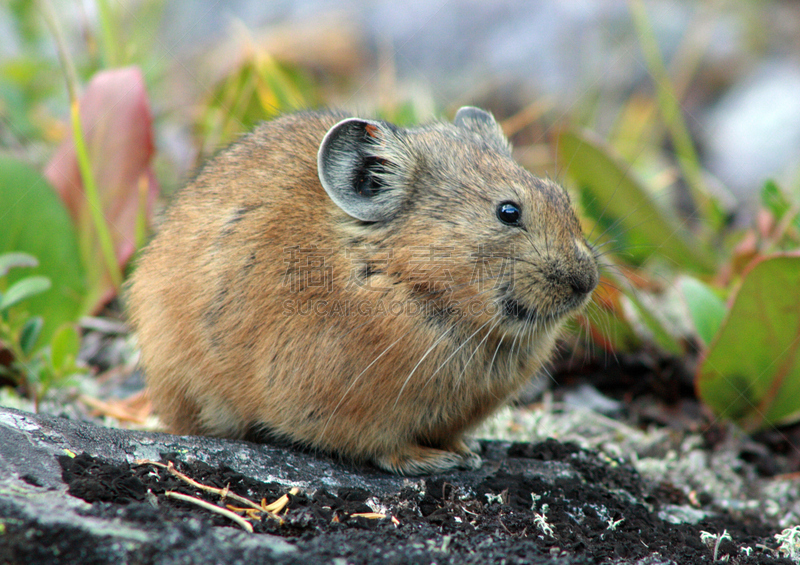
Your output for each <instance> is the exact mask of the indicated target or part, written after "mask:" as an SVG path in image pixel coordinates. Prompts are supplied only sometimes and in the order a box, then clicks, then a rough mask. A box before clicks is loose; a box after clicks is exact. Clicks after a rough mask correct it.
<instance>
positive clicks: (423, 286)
mask: <svg viewBox="0 0 800 565" xmlns="http://www.w3.org/2000/svg"><path fill="white" fill-rule="evenodd" d="M346 117H347V116H344V115H339V114H334V113H316V112H307V113H300V114H294V115H288V116H284V117H282V118H279V119H277V120H275V121H272V122H269V123H265V124H263V125H261V126H260V127H259V128H258V129H256V130H255V131H254V132H253V133H251V134H249V135H247V136H245V137H244V138H242V139H241V140H240V141H239V142H237V143H235V144H234V145H232V146H231V147H229V148H228V149H226V150H224V151H222V152H221V153H220V154H218V155H217V156H216V157H214V158H213V159H211V160H210V161H209V162H208V163H207V164H206V165H205V167H204V168H203V170H202V171H201V172H200V174H199V175H198V176H197V178H196V179H195V180H194V181H192V182H191V183H190V184H189V185H188V186H187V187H185V188H184V189H183V190H182V191H181V192H180V193H179V194H178V196H177V198H176V201H175V203H174V205H173V206H172V207H171V208H170V209H169V210H168V212H167V214H166V217H165V220H164V222H163V224H162V226H161V229H160V232H159V233H158V235H157V236H156V237H155V238H154V239H153V241H152V242H151V243H150V245H149V246H148V248H147V249H146V250H145V252H144V253H143V255H142V257H141V259H140V260H139V263H138V268H137V270H136V272H135V274H134V275H133V278H132V283H131V286H130V294H129V307H130V317H131V320H132V322H133V324H134V326H135V328H136V330H137V332H138V339H139V344H140V346H141V351H142V364H143V366H144V369H145V372H146V376H147V383H148V386H149V388H150V391H151V395H152V398H153V401H154V404H155V408H156V410H157V412H158V413H159V415H160V416H161V418H162V419H163V421H164V422H165V424H166V425H167V426H168V427H169V429H170V430H171V431H173V432H175V433H180V434H211V435H217V436H227V437H242V436H243V435H244V434H245V432H246V431H247V430H248V429H251V428H253V427H256V428H258V427H261V428H263V429H265V430H267V431H269V432H270V433H271V434H273V435H277V436H280V437H284V438H286V439H289V440H291V441H293V442H297V443H301V444H304V445H307V446H310V447H312V448H317V449H322V450H325V451H329V452H332V453H336V454H340V455H343V456H345V457H347V458H350V459H354V460H371V461H373V462H375V463H376V464H377V465H379V466H381V467H382V468H384V469H387V470H390V471H394V472H398V473H404V474H415V473H426V472H434V471H442V470H446V469H450V468H454V467H459V466H460V467H474V466H476V465H478V464H479V462H480V459H479V458H478V457H477V456H476V455H474V454H473V453H472V452H471V451H470V450H469V449H468V448H467V447H466V445H465V444H464V442H463V441H462V437H463V434H464V433H465V431H468V430H469V429H470V428H472V427H474V426H475V425H476V424H477V423H479V422H480V421H481V420H482V419H484V418H485V417H486V416H488V415H489V414H491V413H492V411H494V410H495V409H496V408H497V407H499V406H500V405H502V404H503V403H504V402H505V401H506V400H507V399H508V398H509V397H510V396H511V395H512V394H513V393H514V392H515V391H517V390H518V389H519V388H520V387H521V386H522V385H523V384H524V383H525V382H526V381H527V380H528V379H529V378H530V377H531V376H532V375H533V374H534V373H535V372H536V371H537V370H538V369H539V368H540V367H541V366H542V364H543V363H545V362H546V361H547V360H548V358H549V356H550V354H551V351H552V349H553V346H554V342H555V339H556V336H557V333H558V329H559V327H560V325H561V323H562V321H563V319H564V317H565V316H566V315H568V314H569V313H571V312H574V311H575V310H576V309H577V308H580V307H581V306H582V305H583V304H585V302H586V301H587V300H588V295H589V292H591V289H592V288H594V286H595V284H596V282H597V267H596V263H595V259H594V257H593V254H592V252H591V251H590V250H589V248H588V247H587V245H586V243H585V242H584V239H583V236H582V234H581V230H580V226H579V223H578V221H577V219H576V218H575V216H574V213H573V212H572V209H571V206H570V204H569V200H568V197H567V195H566V193H565V192H564V191H563V190H562V189H561V188H559V187H558V186H557V185H555V184H553V183H551V182H548V181H544V180H541V179H538V178H536V177H533V176H532V175H530V174H529V173H528V172H526V171H525V170H523V169H522V168H520V167H519V166H518V165H517V164H516V163H515V162H514V161H513V160H512V159H511V157H510V151H509V149H508V145H507V142H506V141H505V139H504V138H502V135H501V134H500V133H499V128H496V127H495V129H494V130H492V128H491V127H489V126H491V124H493V121H492V122H491V123H489V124H488V125H487V124H486V123H478V122H470V121H466V122H465V124H463V125H462V127H458V126H456V125H454V124H446V123H436V124H432V125H429V126H425V127H422V128H418V129H413V130H399V129H393V128H389V127H387V129H381V130H380V133H379V136H378V142H380V144H379V146H376V147H375V148H374V150H375V152H376V154H379V155H380V158H381V163H388V164H386V165H385V166H386V171H384V174H385V177H386V179H385V181H386V186H387V187H389V188H391V189H393V190H395V191H396V192H394V193H392V194H397V195H401V196H402V198H403V200H402V206H401V207H400V208H399V212H397V214H396V215H395V216H394V217H393V218H391V219H389V220H387V221H378V222H374V223H366V222H362V221H360V220H357V219H355V218H353V217H351V216H350V215H348V214H347V213H345V212H344V211H343V210H342V209H340V208H339V207H338V206H337V205H336V204H334V202H333V201H332V200H331V198H329V197H328V195H327V194H326V192H325V190H324V189H323V187H322V185H321V183H320V179H319V177H318V170H317V153H318V150H319V148H320V142H321V140H322V139H323V137H324V136H325V134H326V132H327V131H328V130H329V129H331V128H332V127H333V126H334V125H335V124H336V123H337V122H339V121H340V120H341V119H343V118H346ZM468 126H472V127H468ZM369 127H370V126H368V128H367V130H366V131H367V133H368V134H370V135H373V134H372V132H373V130H372V129H369ZM487 127H488V128H489V129H486V128H487ZM387 171H388V172H387ZM398 198H399V196H398ZM504 201H515V202H517V203H519V204H520V205H521V209H522V217H523V222H524V226H525V227H524V229H523V228H519V227H513V226H508V225H504V224H503V223H502V222H501V221H500V220H499V219H498V216H497V213H496V208H497V206H498V204H499V203H501V202H504ZM398 202H400V201H398ZM431 252H432V253H433V255H434V260H433V261H431V260H430V255H429V254H430V253H431ZM503 266H505V267H506V269H505V270H502V268H503ZM482 278H483V279H487V280H483V281H481V280H476V279H482ZM576 280H577V281H578V283H579V286H580V285H582V286H583V287H584V290H588V292H585V293H583V292H576V291H575V290H574V289H573V287H574V286H575V284H574V281H576ZM317 283H319V284H317ZM509 297H510V298H513V299H514V300H516V301H517V303H518V304H519V305H521V306H524V307H526V308H528V309H529V311H531V312H532V311H534V310H535V311H536V312H537V315H536V316H533V315H532V316H531V319H530V320H528V321H527V322H523V321H521V320H519V319H516V318H514V317H513V316H511V315H510V314H509V313H508V312H507V311H506V310H504V302H503V300H504V299H506V298H509ZM323 301H324V302H323ZM323 303H324V304H326V306H325V307H322V306H320V304H323ZM337 304H338V305H339V307H338V309H336V305H337ZM314 307H316V308H317V309H316V310H315V309H314ZM390 307H391V308H394V310H391V309H390ZM448 307H450V308H451V309H450V310H448V309H447V308H448ZM470 307H472V309H470ZM348 308H349V310H348ZM453 308H455V309H461V310H460V311H461V312H462V313H463V315H459V314H458V313H454V312H453V311H452V309H453ZM400 309H402V311H399V310H400Z"/></svg>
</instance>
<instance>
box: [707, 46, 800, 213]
mask: <svg viewBox="0 0 800 565" xmlns="http://www.w3.org/2000/svg"><path fill="white" fill-rule="evenodd" d="M702 136H703V139H704V142H705V146H706V148H707V151H708V159H707V161H708V167H709V169H710V170H711V172H712V173H714V174H716V175H717V176H718V177H719V178H720V179H721V180H722V181H723V182H724V183H725V184H726V185H727V186H728V187H729V188H730V189H731V191H733V192H734V193H735V194H736V195H737V196H738V197H739V198H740V199H741V200H742V201H744V202H749V203H750V204H752V203H753V200H754V199H755V198H756V197H757V195H758V189H760V187H761V186H762V185H763V184H764V181H765V180H767V179H769V178H775V179H777V180H779V181H782V182H783V183H788V182H790V181H791V180H792V179H793V177H794V176H796V174H797V167H798V164H800V66H798V65H797V64H794V63H792V62H790V61H771V62H768V63H765V64H763V65H762V66H760V67H758V68H757V69H756V70H755V71H754V72H753V73H752V74H751V75H750V76H748V77H747V79H746V80H744V81H743V82H741V83H739V84H736V85H735V86H733V88H731V90H729V91H728V92H727V93H726V94H725V95H724V96H723V97H722V99H721V100H720V101H719V103H718V104H716V105H715V106H714V108H713V109H712V110H711V111H710V112H709V115H708V119H707V120H706V122H705V126H704V128H703V130H702Z"/></svg>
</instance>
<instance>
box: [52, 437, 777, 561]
mask: <svg viewBox="0 0 800 565" xmlns="http://www.w3.org/2000/svg"><path fill="white" fill-rule="evenodd" d="M497 445H499V444H496V443H493V442H489V443H486V444H484V448H489V449H492V448H496V446H497ZM493 446H494V447H493ZM502 450H503V451H504V453H499V454H494V456H496V457H500V458H507V459H508V461H509V462H513V461H514V460H515V459H517V460H519V459H535V460H540V461H559V462H563V463H564V464H565V472H564V473H562V474H558V475H557V477H556V478H555V479H554V480H553V479H547V478H543V477H539V476H536V475H535V474H532V473H529V472H528V473H520V472H514V471H513V469H514V465H511V464H509V465H506V464H504V465H501V466H499V467H498V471H497V472H496V473H494V474H492V475H490V476H488V477H486V478H485V479H483V480H481V481H480V482H475V483H463V482H462V483H460V484H451V483H450V482H448V480H445V479H443V478H432V479H430V480H428V481H425V482H424V483H423V484H424V488H423V489H421V490H420V489H415V488H411V487H409V488H405V489H404V490H402V491H401V492H399V493H397V494H395V495H391V496H383V497H381V496H376V495H374V494H373V493H371V492H368V491H366V490H364V489H358V488H354V489H340V490H339V491H338V492H335V493H333V492H328V491H326V490H322V489H321V490H317V491H316V492H313V493H299V494H297V495H293V496H291V495H290V502H289V504H288V506H287V508H286V510H284V511H283V512H282V513H281V517H280V520H277V519H275V518H269V517H266V516H265V517H263V518H262V519H261V521H255V522H254V524H253V525H254V530H255V534H254V535H259V534H272V535H275V536H280V537H282V538H285V539H287V541H290V542H291V543H292V544H293V545H295V546H297V547H298V549H299V550H300V554H302V558H301V557H299V555H292V554H287V555H284V556H282V558H281V559H278V560H275V559H270V562H277V563H295V562H297V563H300V562H305V563H324V562H331V561H332V560H333V559H335V558H344V559H345V561H346V562H347V563H350V564H359V563H363V564H373V563H420V564H422V563H426V564H427V563H501V562H503V563H508V564H513V563H547V562H550V561H551V559H553V558H555V557H556V556H558V558H559V561H558V562H559V563H613V562H615V561H617V560H620V559H622V560H624V561H625V562H633V561H635V560H636V559H639V558H646V557H648V556H653V555H660V556H661V557H662V558H665V559H671V560H673V561H674V562H677V563H680V564H687V565H690V564H694V563H712V561H713V548H709V547H707V546H706V545H705V544H704V543H702V542H701V539H700V532H701V531H708V532H712V533H722V532H723V530H727V532H728V533H729V534H731V535H732V537H733V539H734V540H736V542H737V544H738V545H734V543H733V542H730V541H723V542H722V543H721V544H720V545H719V548H718V552H719V553H718V556H717V558H718V559H719V558H723V557H725V556H728V557H727V558H728V559H730V561H729V562H730V563H741V564H761V563H786V564H789V563H791V561H789V560H786V559H779V558H776V557H775V553H774V551H773V550H771V549H768V548H766V547H764V546H763V545H759V544H764V543H769V542H768V541H767V542H765V540H769V539H770V536H771V534H772V533H774V528H770V527H769V526H767V525H765V524H763V523H762V522H761V521H759V519H758V518H757V517H754V516H743V515H739V516H735V517H734V516H730V515H721V514H719V513H716V514H715V515H714V516H715V517H713V518H712V517H709V518H706V519H703V520H701V521H699V522H698V523H696V524H688V523H672V522H670V521H667V520H665V519H662V518H661V517H659V516H660V514H659V511H662V510H665V509H668V508H669V507H670V506H669V505H673V504H687V501H686V500H684V497H683V495H682V494H681V493H680V491H679V490H677V489H675V488H674V487H671V485H666V484H662V485H655V486H649V485H647V484H646V483H645V482H644V481H642V480H641V478H640V477H639V476H638V474H637V473H636V472H635V471H634V470H633V469H632V468H631V467H630V466H629V465H627V464H625V463H624V462H623V461H613V460H608V459H607V458H606V460H603V459H600V458H601V457H603V456H600V455H599V454H597V453H594V452H590V451H586V450H582V449H580V448H578V447H577V446H575V445H572V444H562V443H559V442H557V441H546V442H543V443H539V444H526V443H518V444H511V445H510V446H509V445H508V444H505V445H504V446H503V447H502ZM485 456H486V454H485ZM167 461H171V462H173V463H174V465H175V466H176V468H177V469H178V470H179V471H181V472H183V473H184V474H186V475H188V476H190V477H191V478H192V479H194V480H196V481H198V482H200V483H203V484H206V485H211V486H215V487H218V488H224V487H226V486H228V487H229V488H230V490H231V491H232V492H235V493H237V494H239V495H242V496H245V497H247V498H249V499H251V500H253V501H261V499H262V498H264V499H266V501H267V502H268V503H269V502H272V501H274V500H276V499H278V498H279V497H280V496H282V495H283V494H286V493H287V492H288V490H289V489H288V488H287V487H285V486H281V485H279V484H275V483H273V484H265V483H261V482H258V481H255V480H252V479H250V478H248V477H246V476H244V475H242V474H240V473H237V472H234V471H233V470H231V469H230V468H226V467H223V468H214V467H211V466H209V465H207V464H205V463H202V462H193V463H191V464H189V463H186V462H184V461H182V460H181V459H180V458H178V457H176V456H174V455H166V456H164V457H163V458H162V462H167ZM60 463H61V466H62V470H63V479H64V481H65V482H66V483H67V484H68V485H69V492H70V494H72V495H73V496H76V497H79V498H82V499H84V500H86V501H87V502H90V503H92V507H91V510H90V512H91V513H92V514H95V515H97V516H99V517H108V516H114V517H117V518H119V519H122V520H124V521H132V522H149V523H176V522H178V523H180V522H185V521H186V520H187V519H188V518H189V517H194V518H196V519H200V520H201V521H202V523H203V524H204V526H203V527H204V528H216V527H238V526H235V525H233V524H232V522H231V521H230V520H229V519H227V518H225V517H223V516H220V515H218V514H215V513H212V512H210V511H207V510H204V509H202V508H199V507H197V506H194V505H192V504H189V503H185V502H181V501H177V500H174V499H172V498H167V497H166V496H165V495H164V493H165V491H168V490H172V491H177V492H181V493H184V494H188V495H191V496H195V497H199V498H203V499H205V500H207V501H209V502H212V503H214V504H219V503H220V500H219V496H217V495H214V494H209V493H206V492H204V491H201V490H199V489H197V488H195V487H192V486H191V485H189V484H187V483H186V482H184V481H182V480H180V479H178V478H177V477H175V476H173V475H172V474H170V473H169V472H168V471H167V470H166V469H164V468H161V467H157V466H153V465H150V464H141V465H130V464H108V463H106V462H104V461H102V460H100V459H95V458H92V457H90V456H88V455H85V454H83V455H79V456H77V457H75V458H70V457H67V456H64V457H61V458H60ZM454 482H455V481H454ZM534 498H535V501H534ZM705 502H710V501H705ZM532 507H533V508H532ZM376 509H377V510H379V511H381V513H385V514H386V517H385V518H380V519H375V518H365V517H357V516H354V515H355V514H360V513H372V512H375V511H376ZM700 509H701V510H702V508H700ZM542 516H544V517H545V520H546V524H547V525H548V526H549V528H551V529H552V530H551V532H547V531H545V530H547V527H546V526H545V525H544V524H542V518H541V517H542ZM709 516H710V514H709ZM65 535H66V534H65ZM65 543H66V542H65ZM770 545H771V546H772V547H773V548H774V543H772V544H770ZM744 546H749V547H751V548H753V550H752V552H751V553H750V555H749V556H748V555H745V554H744V553H742V552H741V551H740V547H744ZM651 562H653V563H658V562H663V561H657V560H656V561H651Z"/></svg>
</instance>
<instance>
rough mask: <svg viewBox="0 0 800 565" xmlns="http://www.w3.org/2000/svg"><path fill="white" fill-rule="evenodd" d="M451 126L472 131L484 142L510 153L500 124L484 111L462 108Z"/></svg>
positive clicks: (469, 107)
mask: <svg viewBox="0 0 800 565" xmlns="http://www.w3.org/2000/svg"><path fill="white" fill-rule="evenodd" d="M453 124H454V125H456V126H457V127H460V128H462V129H466V130H469V131H473V132H475V133H477V134H479V135H480V136H481V137H483V138H484V139H485V140H486V141H488V142H490V143H493V144H494V145H496V146H498V147H499V148H500V149H503V150H506V151H510V149H511V147H510V145H509V143H508V139H507V138H506V136H505V134H503V130H502V128H501V127H500V124H498V123H497V121H496V120H495V119H494V116H493V115H491V114H490V113H489V112H487V111H486V110H481V109H480V108H476V107H475V106H462V107H461V108H459V110H458V112H456V117H455V118H453Z"/></svg>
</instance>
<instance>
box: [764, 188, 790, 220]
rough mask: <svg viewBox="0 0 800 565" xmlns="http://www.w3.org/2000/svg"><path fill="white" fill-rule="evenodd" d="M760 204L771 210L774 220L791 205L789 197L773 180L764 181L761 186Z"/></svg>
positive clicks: (779, 217)
mask: <svg viewBox="0 0 800 565" xmlns="http://www.w3.org/2000/svg"><path fill="white" fill-rule="evenodd" d="M761 204H762V206H764V208H766V209H767V210H769V211H770V212H772V215H773V216H774V217H775V219H776V220H780V219H781V218H782V217H783V215H784V214H785V213H786V212H787V210H789V208H790V207H791V204H790V203H789V199H788V198H786V195H785V194H784V193H783V191H782V190H781V189H780V187H779V186H778V184H777V183H776V182H775V181H774V180H768V181H766V182H765V183H764V186H763V187H762V188H761Z"/></svg>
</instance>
